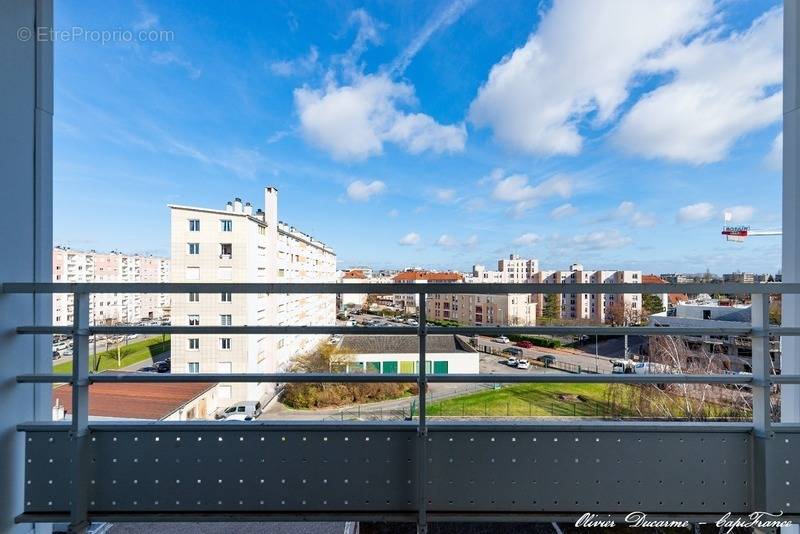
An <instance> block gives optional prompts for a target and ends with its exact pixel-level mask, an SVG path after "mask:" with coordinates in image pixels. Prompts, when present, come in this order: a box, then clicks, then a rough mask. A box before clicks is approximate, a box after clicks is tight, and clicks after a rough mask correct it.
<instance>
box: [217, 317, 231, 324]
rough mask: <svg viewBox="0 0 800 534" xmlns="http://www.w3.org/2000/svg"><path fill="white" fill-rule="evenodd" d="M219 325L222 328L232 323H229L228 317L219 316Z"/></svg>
mask: <svg viewBox="0 0 800 534" xmlns="http://www.w3.org/2000/svg"><path fill="white" fill-rule="evenodd" d="M219 324H221V325H222V326H231V325H232V324H233V323H232V322H231V316H230V315H220V316H219Z"/></svg>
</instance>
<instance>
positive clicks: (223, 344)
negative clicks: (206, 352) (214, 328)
mask: <svg viewBox="0 0 800 534" xmlns="http://www.w3.org/2000/svg"><path fill="white" fill-rule="evenodd" d="M219 348H220V350H231V338H229V337H221V338H219Z"/></svg>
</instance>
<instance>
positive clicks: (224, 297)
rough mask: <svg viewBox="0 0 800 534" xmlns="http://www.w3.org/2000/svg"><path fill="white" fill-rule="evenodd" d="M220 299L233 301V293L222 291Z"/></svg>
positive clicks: (221, 300)
mask: <svg viewBox="0 0 800 534" xmlns="http://www.w3.org/2000/svg"><path fill="white" fill-rule="evenodd" d="M219 301H220V302H230V301H231V294H230V293H220V295H219Z"/></svg>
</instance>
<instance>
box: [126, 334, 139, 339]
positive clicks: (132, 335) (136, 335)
mask: <svg viewBox="0 0 800 534" xmlns="http://www.w3.org/2000/svg"><path fill="white" fill-rule="evenodd" d="M137 337H139V334H128V339H136V338H137Z"/></svg>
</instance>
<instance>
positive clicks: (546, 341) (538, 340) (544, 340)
mask: <svg viewBox="0 0 800 534" xmlns="http://www.w3.org/2000/svg"><path fill="white" fill-rule="evenodd" d="M507 337H508V339H510V340H511V341H528V342H530V343H533V344H534V345H536V346H537V347H546V348H548V349H557V348H559V347H561V341H559V340H557V339H550V338H549V337H537V336H526V335H510V336H507Z"/></svg>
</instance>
